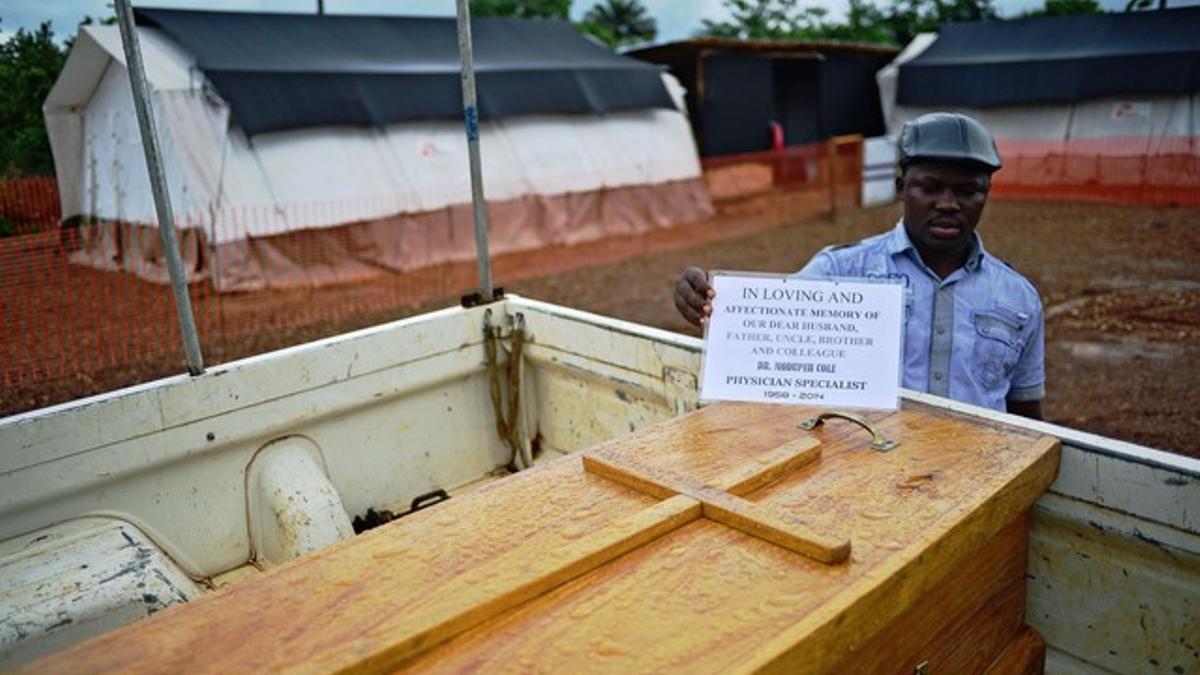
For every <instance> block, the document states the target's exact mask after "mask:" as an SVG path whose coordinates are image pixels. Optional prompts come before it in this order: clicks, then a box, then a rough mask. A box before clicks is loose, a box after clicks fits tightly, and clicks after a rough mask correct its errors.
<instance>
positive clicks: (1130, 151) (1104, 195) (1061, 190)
mask: <svg viewBox="0 0 1200 675" xmlns="http://www.w3.org/2000/svg"><path fill="white" fill-rule="evenodd" d="M997 145H998V146H999V148H1000V155H1001V157H1003V158H1004V168H1003V169H1001V170H1000V171H999V172H998V173H997V174H996V176H995V178H994V180H993V184H992V194H993V195H994V196H998V197H1015V198H1024V199H1030V198H1032V199H1055V200H1072V201H1091V202H1104V203H1113V204H1152V205H1159V206H1200V141H1198V140H1197V139H1196V138H1195V137H1193V136H1166V137H1112V138H1079V139H1072V140H1067V141H1037V140H1013V139H999V140H997Z"/></svg>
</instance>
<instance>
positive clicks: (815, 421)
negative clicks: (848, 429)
mask: <svg viewBox="0 0 1200 675" xmlns="http://www.w3.org/2000/svg"><path fill="white" fill-rule="evenodd" d="M834 417H840V418H842V419H844V420H848V421H850V422H854V423H855V424H857V425H858V426H860V427H862V428H863V429H866V430H867V432H868V433H870V434H871V448H872V449H875V450H878V451H879V452H887V451H888V450H891V449H892V448H895V447H896V446H897V445H900V444H899V443H897V442H896V441H893V440H891V439H889V438H884V436H883V434H882V433H880V431H879V429H878V428H877V427H876V426H875V425H874V424H872V423H871V420H869V419H867V418H865V417H863V416H862V415H856V414H855V413H852V412H845V411H843V410H827V411H825V412H823V413H821V414H820V415H817V416H816V417H810V418H808V419H806V420H804V421H803V422H801V423H800V425H799V426H800V428H801V429H805V430H807V431H811V430H813V429H816V428H817V427H819V426H821V423H822V422H824V421H825V420H827V419H831V418H834Z"/></svg>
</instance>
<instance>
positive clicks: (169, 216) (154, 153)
mask: <svg viewBox="0 0 1200 675" xmlns="http://www.w3.org/2000/svg"><path fill="white" fill-rule="evenodd" d="M116 10H117V24H118V25H119V26H120V29H121V43H122V44H123V45H124V47H125V64H126V66H128V69H129V82H130V84H131V85H132V86H133V107H134V108H135V109H136V110H137V119H138V130H139V131H140V132H141V135H142V150H143V151H144V152H145V154H146V169H147V171H148V172H149V173H150V189H151V191H152V192H153V193H154V208H155V210H156V211H157V212H158V232H159V234H160V235H161V236H162V244H163V253H164V254H165V255H166V257H167V271H168V272H170V274H171V289H172V290H173V291H174V292H175V311H176V312H177V313H178V314H179V327H180V330H181V331H182V333H183V351H184V354H185V355H186V356H187V364H188V372H190V373H191V374H192V375H199V374H200V373H203V372H204V357H203V356H202V355H201V354H200V339H199V338H198V337H197V336H196V321H195V319H194V318H193V317H192V299H191V298H190V297H189V296H188V289H187V280H186V279H185V278H184V274H183V262H182V261H181V260H180V259H179V244H178V243H177V242H176V240H175V214H174V211H172V209H171V196H170V194H168V193H167V179H166V174H165V173H164V172H163V166H162V151H161V150H160V149H159V147H158V135H157V134H155V132H154V110H153V108H151V106H150V96H149V95H148V93H147V87H146V66H145V64H143V63H142V49H141V46H140V45H139V44H138V35H137V29H136V27H135V26H134V23H133V7H131V6H130V4H129V0H116Z"/></svg>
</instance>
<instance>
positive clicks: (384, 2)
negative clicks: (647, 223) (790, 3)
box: [0, 0, 1200, 42]
mask: <svg viewBox="0 0 1200 675" xmlns="http://www.w3.org/2000/svg"><path fill="white" fill-rule="evenodd" d="M1043 2H1044V0H994V4H995V6H996V8H997V10H998V11H999V13H1000V15H1001V16H1015V15H1017V14H1020V13H1021V12H1023V11H1025V10H1027V9H1033V8H1037V7H1041V6H1042V4H1043ZM642 3H643V4H644V5H645V6H646V9H647V10H649V12H650V14H651V15H652V16H653V17H654V18H655V19H657V20H658V40H657V41H659V42H666V41H670V40H679V39H683V38H686V37H688V36H690V35H691V34H693V33H694V32H695V31H697V30H698V29H699V28H700V22H701V20H702V19H713V20H721V19H723V18H726V16H727V14H726V13H725V12H724V9H723V5H724V2H723V0H642ZM593 4H594V0H574V3H573V5H572V7H571V16H572V18H580V17H582V16H583V13H584V12H586V11H587V10H588V8H589V7H591V6H592V5H593ZM802 4H804V3H802ZM807 4H810V5H820V6H824V7H826V8H828V9H829V11H830V14H831V15H832V16H841V15H842V14H843V12H844V11H845V7H846V2H845V0H826V1H824V2H821V1H819V0H813V1H812V2H810V3H807ZM1100 4H1101V5H1102V6H1103V7H1104V8H1106V9H1109V10H1113V9H1123V8H1124V7H1125V0H1100ZM1195 4H1200V0H1171V2H1170V5H1171V6H1172V7H1175V6H1182V5H1195ZM135 5H137V6H142V5H145V6H153V7H174V8H186V9H227V10H243V11H247V10H255V11H277V12H305V11H316V5H317V3H316V0H147V1H145V2H140V1H139V2H135ZM110 6H111V0H0V42H3V41H4V40H6V39H7V38H8V37H9V36H10V35H11V34H12V33H14V32H16V31H17V29H19V28H26V29H33V28H36V27H37V25H38V24H39V23H41V22H42V21H45V20H47V19H49V20H51V21H52V22H53V28H54V33H55V35H56V36H57V37H58V38H59V39H60V40H61V39H62V38H65V37H68V36H70V35H71V34H72V33H74V31H75V27H76V25H77V24H78V23H79V21H80V20H81V19H82V18H83V17H84V15H86V14H90V15H92V16H109V15H110V14H111V13H112V10H111V9H109V7H110ZM454 6H455V5H454V0H325V11H326V12H328V13H330V14H410V15H422V16H452V15H453V14H454Z"/></svg>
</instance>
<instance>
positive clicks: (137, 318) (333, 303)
mask: <svg viewBox="0 0 1200 675" xmlns="http://www.w3.org/2000/svg"><path fill="white" fill-rule="evenodd" d="M705 167H706V169H707V170H708V171H707V174H706V179H707V180H708V182H709V186H710V187H714V176H715V177H716V182H718V183H719V182H720V181H721V180H725V181H726V182H728V181H733V184H734V188H735V189H734V190H733V193H734V194H732V196H727V197H726V198H720V196H718V195H714V197H715V199H714V202H715V204H716V206H717V210H718V215H717V216H716V217H714V218H712V219H710V220H708V221H703V222H693V223H688V224H687V225H684V226H681V227H674V228H669V229H664V230H656V231H652V232H648V233H641V234H631V235H628V236H610V237H608V238H606V239H603V240H598V241H592V242H589V243H585V244H569V243H568V244H563V245H557V246H550V247H543V248H539V249H536V250H529V251H517V252H513V253H509V254H505V253H502V252H501V253H499V254H498V255H495V256H494V259H493V263H494V278H495V279H497V282H498V283H501V284H503V283H505V282H513V281H515V280H517V279H520V278H527V277H531V276H535V275H544V274H554V273H557V272H561V271H565V270H568V269H571V268H574V267H579V266H582V265H587V264H594V263H598V262H603V261H606V260H617V259H621V258H622V257H628V256H631V255H636V254H637V253H639V252H644V251H646V250H653V249H663V248H671V247H677V246H680V245H685V244H688V243H693V244H694V243H696V242H698V241H704V240H713V239H719V238H722V237H728V236H734V235H737V234H738V233H742V232H752V231H755V230H757V229H762V228H766V227H773V226H775V225H777V224H779V223H780V222H784V221H790V220H794V219H796V218H802V217H805V216H810V215H817V214H822V213H828V212H830V211H831V210H834V209H836V208H839V207H840V208H844V207H847V206H852V205H853V204H855V203H857V199H858V194H859V191H860V184H859V181H860V176H861V141H859V140H857V139H839V140H836V141H832V142H829V143H820V144H814V145H811V146H804V147H799V148H789V149H787V150H786V151H784V152H782V153H755V154H753V155H741V156H737V157H733V158H720V159H718V160H706V161H705ZM722 167H725V168H728V169H729V170H730V171H728V172H726V173H725V174H724V177H723V178H722V173H721V171H720V170H719V169H721V168H722ZM764 180H765V183H763V181H764ZM756 181H757V182H756ZM4 187H5V189H6V191H5V192H3V193H2V194H3V195H4V201H0V209H2V210H0V217H3V218H6V219H7V220H6V221H5V222H10V223H14V224H18V225H15V226H13V227H11V228H10V230H9V231H8V232H6V233H5V234H6V235H8V236H2V237H0V318H2V321H0V415H7V414H12V413H15V412H19V411H23V410H28V409H32V408H36V407H40V406H44V405H48V404H52V403H57V402H61V401H65V400H70V399H73V398H78V397H81V396H85V395H89V394H95V393H100V392H103V391H109V390H112V389H115V388H118V387H121V386H127V385H131V384H136V383H138V382H144V381H147V380H151V379H156V378H159V377H164V376H168V375H173V374H179V373H182V372H185V371H186V367H185V363H184V358H183V351H182V346H181V338H180V334H179V326H178V320H177V318H176V314H175V307H174V301H173V297H172V293H171V289H170V287H169V286H168V285H167V284H166V280H167V275H166V270H165V265H164V261H163V257H162V252H161V251H162V249H161V243H160V238H159V237H160V235H159V233H158V231H157V229H156V228H155V227H151V226H147V225H131V224H128V223H112V222H102V223H91V222H88V221H87V220H86V219H84V220H82V221H80V219H72V222H71V223H70V224H68V225H63V226H59V225H58V220H59V216H58V201H57V194H56V191H55V190H54V181H53V180H52V179H33V180H25V181H20V182H18V181H11V182H9V183H7V184H5V186H4ZM716 187H720V186H719V185H717V186H716ZM726 187H728V185H727V186H726ZM739 190H740V191H741V193H739ZM747 190H748V192H747ZM385 201H386V198H385ZM387 208H389V207H388V205H387V204H381V203H376V202H373V201H370V200H356V201H345V202H330V203H313V204H300V205H293V206H289V207H288V208H286V209H283V210H282V211H280V210H275V209H253V208H249V209H234V210H232V211H229V212H226V213H222V214H218V216H220V217H221V218H224V219H225V222H227V223H229V224H231V226H232V228H233V229H232V234H233V239H234V240H235V241H245V242H250V243H249V244H247V246H248V247H249V248H243V249H238V248H237V247H234V248H229V247H225V248H222V247H219V246H217V247H214V246H212V245H211V242H212V241H214V240H215V237H214V233H213V230H212V222H213V219H214V216H213V214H205V213H189V214H181V215H180V216H178V217H177V227H178V233H179V240H180V244H181V246H180V248H181V253H182V257H183V260H184V263H185V267H187V268H188V270H189V278H190V284H189V292H190V296H191V300H192V306H193V313H194V316H195V322H196V325H197V330H198V332H199V337H200V344H201V347H202V350H203V352H204V357H205V362H206V364H208V365H213V364H218V363H222V362H226V361H229V360H232V359H235V358H241V357H244V356H248V355H252V354H256V353H261V352H263V351H268V350H271V349H277V348H281V347H284V346H288V345H291V344H297V343H300V342H304V341H308V340H313V339H317V338H319V337H324V336H327V335H332V334H336V333H339V332H345V331H347V330H352V329H355V328H359V327H363V326H368V325H373V324H377V323H381V322H383V321H387V320H391V319H394V318H399V317H401V316H407V315H409V314H412V313H413V312H415V311H417V309H418V308H420V307H421V306H424V305H431V304H437V305H441V306H444V305H446V304H449V303H452V302H454V301H455V300H456V299H457V298H458V297H459V296H461V295H463V294H465V293H469V292H471V291H473V290H475V289H476V288H477V285H478V277H477V269H476V265H475V261H474V241H473V237H471V236H470V232H467V231H464V230H462V227H461V226H462V223H460V222H458V221H457V220H455V219H453V218H450V219H449V220H448V221H447V222H446V227H445V228H442V227H441V225H440V224H439V223H440V222H441V221H436V222H434V223H433V225H432V226H429V223H425V225H426V226H429V227H426V229H425V230H422V231H424V232H427V233H428V234H429V236H428V237H425V238H423V239H418V240H416V241H414V242H409V241H406V242H405V247H407V250H404V251H402V252H401V254H402V256H403V259H404V264H405V265H406V266H407V267H405V270H406V271H403V272H395V271H392V270H389V269H387V268H385V267H382V266H379V265H371V264H369V263H363V262H362V260H363V258H364V256H362V255H359V254H361V252H362V248H363V247H364V246H367V245H370V244H371V242H370V241H367V240H365V239H364V238H363V237H360V236H359V234H361V233H362V230H361V229H359V230H355V229H354V228H353V227H350V228H343V227H336V228H328V227H327V226H328V225H333V224H338V223H354V222H363V221H364V214H366V213H379V212H380V211H381V210H385V211H386V209H387ZM468 211H469V210H468ZM620 215H621V214H619V213H618V214H615V216H616V217H620ZM271 219H274V220H273V221H272V222H273V223H274V227H275V228H276V229H278V227H279V223H280V222H282V223H283V227H284V231H283V232H282V233H281V235H275V236H271V237H268V240H269V245H264V244H263V239H262V237H261V236H259V235H261V233H263V232H264V231H265V230H264V227H263V226H264V224H266V223H267V222H268V221H269V220H271ZM467 219H468V220H469V216H468V218H467ZM77 221H79V222H77ZM450 221H453V222H450ZM468 229H469V223H468ZM356 232H357V233H358V234H356ZM439 233H440V234H439ZM443 235H444V236H443ZM256 239H257V240H256ZM256 246H257V247H259V248H257V249H256V248H254V247H256ZM238 251H241V252H243V253H245V252H247V251H249V253H252V254H254V255H259V256H265V257H267V258H270V261H269V262H271V265H267V264H263V265H261V266H260V267H258V268H253V266H247V268H248V269H257V270H259V271H257V272H255V273H256V274H260V276H261V277H262V278H261V279H259V281H262V282H264V283H262V284H260V285H259V286H255V285H254V284H248V285H245V286H242V290H237V291H234V292H228V288H226V289H224V290H225V291H226V292H218V290H217V288H216V287H215V286H214V283H213V278H214V276H216V275H215V274H214V272H215V270H217V269H218V268H219V267H220V266H221V265H230V264H231V263H232V261H231V258H230V256H231V255H234V254H236V253H237V252H238ZM493 253H494V254H495V253H496V251H495V250H494V251H493ZM350 254H354V255H350ZM283 272H289V273H290V277H289V278H288V279H287V280H281V279H279V278H273V277H272V275H279V274H281V273H283ZM297 279H298V280H300V281H301V282H303V283H298V284H297V283H294V282H295V281H296V280H297ZM283 281H286V282H287V283H283Z"/></svg>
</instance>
